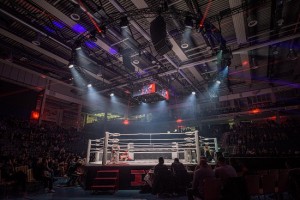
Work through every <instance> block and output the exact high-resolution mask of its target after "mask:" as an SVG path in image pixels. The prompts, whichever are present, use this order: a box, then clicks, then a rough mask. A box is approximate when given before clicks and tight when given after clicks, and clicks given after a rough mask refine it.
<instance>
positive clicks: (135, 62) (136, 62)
mask: <svg viewBox="0 0 300 200" xmlns="http://www.w3.org/2000/svg"><path fill="white" fill-rule="evenodd" d="M139 63H140V61H139V60H138V59H134V60H133V61H132V64H135V65H137V64H139Z"/></svg>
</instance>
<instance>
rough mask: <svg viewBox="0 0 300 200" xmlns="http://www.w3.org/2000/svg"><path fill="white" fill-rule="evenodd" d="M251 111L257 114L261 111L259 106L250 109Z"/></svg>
mask: <svg viewBox="0 0 300 200" xmlns="http://www.w3.org/2000/svg"><path fill="white" fill-rule="evenodd" d="M251 113H252V114H258V113H261V110H260V109H259V108H255V109H253V110H251Z"/></svg>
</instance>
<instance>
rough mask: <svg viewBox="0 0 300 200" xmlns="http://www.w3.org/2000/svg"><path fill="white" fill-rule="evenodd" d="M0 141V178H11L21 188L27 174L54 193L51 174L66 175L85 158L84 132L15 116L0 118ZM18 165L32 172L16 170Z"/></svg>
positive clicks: (26, 178) (52, 175) (23, 188)
mask: <svg viewBox="0 0 300 200" xmlns="http://www.w3.org/2000/svg"><path fill="white" fill-rule="evenodd" d="M0 142H1V145H0V155H1V156H0V168H1V181H14V182H16V183H17V185H22V190H23V191H24V190H26V188H25V185H24V183H26V180H29V177H28V176H33V177H32V178H33V179H34V180H36V181H41V182H42V183H44V184H45V188H47V191H48V192H54V191H53V187H52V184H53V181H54V177H61V176H66V175H68V169H69V168H70V167H71V166H72V165H74V163H76V162H77V161H78V160H79V158H82V157H84V152H83V150H84V149H85V147H86V145H85V138H84V135H83V134H82V133H81V132H77V131H76V129H73V128H71V129H64V128H62V127H58V126H55V125H51V124H43V125H41V126H39V125H37V124H33V123H30V122H28V121H23V120H17V119H15V118H2V119H0ZM18 167H19V168H20V167H24V168H23V169H26V170H30V171H31V172H32V174H27V171H24V170H23V171H22V172H20V171H17V170H16V169H17V168H18ZM18 183H19V184H18Z"/></svg>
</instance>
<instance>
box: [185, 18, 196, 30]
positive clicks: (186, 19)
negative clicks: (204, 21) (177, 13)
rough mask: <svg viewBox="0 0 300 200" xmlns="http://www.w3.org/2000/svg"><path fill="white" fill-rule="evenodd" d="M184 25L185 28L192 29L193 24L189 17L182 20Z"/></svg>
mask: <svg viewBox="0 0 300 200" xmlns="http://www.w3.org/2000/svg"><path fill="white" fill-rule="evenodd" d="M184 24H185V27H186V28H190V29H191V28H193V26H194V23H193V18H192V17H191V16H186V17H185V19H184Z"/></svg>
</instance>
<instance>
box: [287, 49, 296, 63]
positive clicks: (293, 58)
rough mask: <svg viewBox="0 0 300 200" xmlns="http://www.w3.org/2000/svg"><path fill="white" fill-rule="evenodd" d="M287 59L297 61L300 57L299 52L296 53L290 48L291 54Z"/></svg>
mask: <svg viewBox="0 0 300 200" xmlns="http://www.w3.org/2000/svg"><path fill="white" fill-rule="evenodd" d="M287 59H289V60H297V59H298V55H297V52H296V51H295V49H293V48H290V50H289V53H288V55H287Z"/></svg>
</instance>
